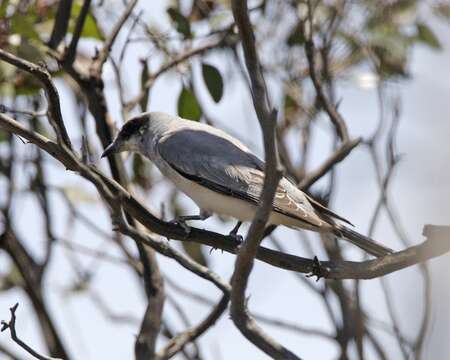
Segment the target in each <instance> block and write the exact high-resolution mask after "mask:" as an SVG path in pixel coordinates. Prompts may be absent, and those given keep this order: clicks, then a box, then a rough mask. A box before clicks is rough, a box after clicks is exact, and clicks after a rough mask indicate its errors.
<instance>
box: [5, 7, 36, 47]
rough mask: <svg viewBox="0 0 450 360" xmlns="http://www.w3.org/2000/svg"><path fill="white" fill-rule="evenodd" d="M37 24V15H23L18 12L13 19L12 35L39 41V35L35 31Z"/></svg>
mask: <svg viewBox="0 0 450 360" xmlns="http://www.w3.org/2000/svg"><path fill="white" fill-rule="evenodd" d="M35 23H36V15H35V14H31V13H28V14H21V13H19V12H17V13H16V14H14V16H13V17H12V18H11V34H19V35H20V36H21V37H22V38H25V39H27V40H31V39H34V40H39V34H38V33H37V32H36V30H35V29H34V25H35Z"/></svg>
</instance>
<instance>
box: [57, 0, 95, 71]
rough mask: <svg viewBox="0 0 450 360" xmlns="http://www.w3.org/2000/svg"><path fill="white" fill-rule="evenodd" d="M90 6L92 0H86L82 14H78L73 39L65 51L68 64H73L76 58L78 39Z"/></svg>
mask: <svg viewBox="0 0 450 360" xmlns="http://www.w3.org/2000/svg"><path fill="white" fill-rule="evenodd" d="M90 7H91V0H84V2H83V6H82V7H81V10H80V14H79V15H78V19H77V22H76V24H75V29H74V30H73V34H72V40H70V44H69V47H68V48H67V49H66V50H65V52H64V57H63V61H64V62H66V63H67V64H70V65H72V63H73V61H74V59H75V56H76V53H77V45H78V41H79V40H80V36H81V32H82V31H83V26H84V23H85V21H86V18H87V16H88V14H89V8H90Z"/></svg>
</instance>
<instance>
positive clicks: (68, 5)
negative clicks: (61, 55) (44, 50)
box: [48, 0, 72, 49]
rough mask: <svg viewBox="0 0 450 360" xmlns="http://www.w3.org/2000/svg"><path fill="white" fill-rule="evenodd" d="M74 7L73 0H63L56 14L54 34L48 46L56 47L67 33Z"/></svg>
mask: <svg viewBox="0 0 450 360" xmlns="http://www.w3.org/2000/svg"><path fill="white" fill-rule="evenodd" d="M71 9H72V0H61V1H60V2H59V5H58V10H57V11H56V15H55V24H54V25H53V30H52V34H51V35H50V40H49V42H48V46H49V47H50V48H52V49H56V48H57V47H58V45H59V44H60V42H61V41H62V40H63V39H64V36H66V34H67V29H68V27H69V20H70V11H71Z"/></svg>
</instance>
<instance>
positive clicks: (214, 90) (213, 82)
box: [202, 63, 223, 103]
mask: <svg viewBox="0 0 450 360" xmlns="http://www.w3.org/2000/svg"><path fill="white" fill-rule="evenodd" d="M202 74H203V80H204V81H205V84H206V87H207V88H208V90H209V93H210V94H211V97H212V98H213V99H214V101H215V102H216V103H217V102H219V101H220V99H222V95H223V79H222V75H220V72H219V70H217V68H216V67H214V66H212V65H209V64H205V63H203V64H202Z"/></svg>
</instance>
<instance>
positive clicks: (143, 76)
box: [139, 61, 150, 112]
mask: <svg viewBox="0 0 450 360" xmlns="http://www.w3.org/2000/svg"><path fill="white" fill-rule="evenodd" d="M147 80H148V65H147V62H146V61H143V62H142V72H141V90H142V91H143V90H144V88H145V84H146V83H147ZM149 94H150V92H149V91H148V90H146V91H145V94H144V96H143V98H142V99H141V101H139V106H140V107H141V111H142V112H146V111H147V105H148V96H149Z"/></svg>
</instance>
